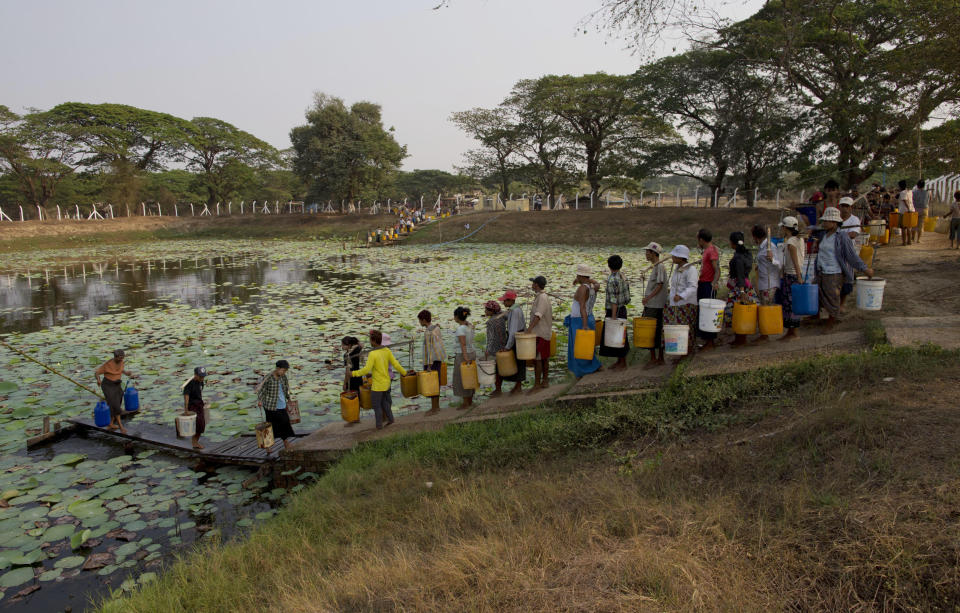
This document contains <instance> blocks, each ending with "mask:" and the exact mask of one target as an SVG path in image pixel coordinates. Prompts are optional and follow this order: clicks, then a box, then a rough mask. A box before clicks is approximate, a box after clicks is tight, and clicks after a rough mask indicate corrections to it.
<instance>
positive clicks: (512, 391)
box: [510, 386, 523, 396]
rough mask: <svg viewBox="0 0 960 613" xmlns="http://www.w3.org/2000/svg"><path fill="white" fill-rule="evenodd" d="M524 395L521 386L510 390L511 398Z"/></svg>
mask: <svg viewBox="0 0 960 613" xmlns="http://www.w3.org/2000/svg"><path fill="white" fill-rule="evenodd" d="M522 393H523V388H522V387H520V386H517V387H515V388H513V389H512V390H510V395H511V396H516V395H517V394H522Z"/></svg>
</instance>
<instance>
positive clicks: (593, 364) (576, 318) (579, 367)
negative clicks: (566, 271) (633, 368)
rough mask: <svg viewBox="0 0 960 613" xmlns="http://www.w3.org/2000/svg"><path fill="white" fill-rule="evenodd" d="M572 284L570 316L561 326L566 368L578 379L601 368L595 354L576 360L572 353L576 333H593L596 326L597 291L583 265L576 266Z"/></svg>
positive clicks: (588, 271)
mask: <svg viewBox="0 0 960 613" xmlns="http://www.w3.org/2000/svg"><path fill="white" fill-rule="evenodd" d="M573 284H574V285H575V286H576V287H577V289H576V291H574V293H573V304H572V305H571V306H570V314H569V315H567V316H566V317H565V318H564V319H563V325H564V326H566V328H567V368H568V369H569V370H570V372H572V373H573V374H574V376H576V377H577V378H578V379H579V378H580V377H582V376H584V375H589V374H590V373H593V372H597V371H599V370H602V369H603V368H602V366H601V365H600V360H599V359H598V358H597V356H596V354H593V355H592V356H591V358H590V359H578V358H577V357H575V351H574V349H575V346H576V341H577V331H578V330H587V331H591V332H593V331H594V330H596V325H597V324H596V320H594V318H593V306H594V304H595V303H596V301H597V290H596V289H595V288H594V286H593V283H592V282H591V281H590V267H589V266H586V265H584V264H580V265H579V266H577V273H576V277H575V278H574V280H573ZM548 342H549V341H548ZM548 351H549V350H548Z"/></svg>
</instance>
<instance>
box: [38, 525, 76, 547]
mask: <svg viewBox="0 0 960 613" xmlns="http://www.w3.org/2000/svg"><path fill="white" fill-rule="evenodd" d="M74 530H75V529H74V526H73V524H59V525H57V526H50V527H49V528H47V530H46V531H45V532H44V533H43V541H44V542H46V543H54V542H56V541H59V540H61V539H65V538H69V537H71V536H73V533H74Z"/></svg>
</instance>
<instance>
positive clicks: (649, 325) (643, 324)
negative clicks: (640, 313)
mask: <svg viewBox="0 0 960 613" xmlns="http://www.w3.org/2000/svg"><path fill="white" fill-rule="evenodd" d="M656 338H657V318H656V317H634V318H633V346H634V347H639V348H641V349H653V348H654V347H653V341H654V340H655V339H656Z"/></svg>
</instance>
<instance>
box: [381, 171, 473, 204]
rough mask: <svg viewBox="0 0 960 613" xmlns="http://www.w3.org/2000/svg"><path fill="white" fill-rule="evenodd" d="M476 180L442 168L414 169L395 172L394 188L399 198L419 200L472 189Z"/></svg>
mask: <svg viewBox="0 0 960 613" xmlns="http://www.w3.org/2000/svg"><path fill="white" fill-rule="evenodd" d="M475 185H476V181H474V180H473V179H472V178H470V177H467V176H464V175H455V174H451V173H449V172H445V171H443V170H433V169H430V170H414V171H413V172H403V171H400V172H398V173H397V176H396V180H395V181H394V188H395V189H396V191H397V194H398V195H399V197H400V198H410V199H411V200H414V201H417V202H419V201H420V198H421V197H424V198H435V197H436V196H437V195H443V194H451V193H458V192H462V191H464V190H468V189H472V188H473V187H474V186H475Z"/></svg>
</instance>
